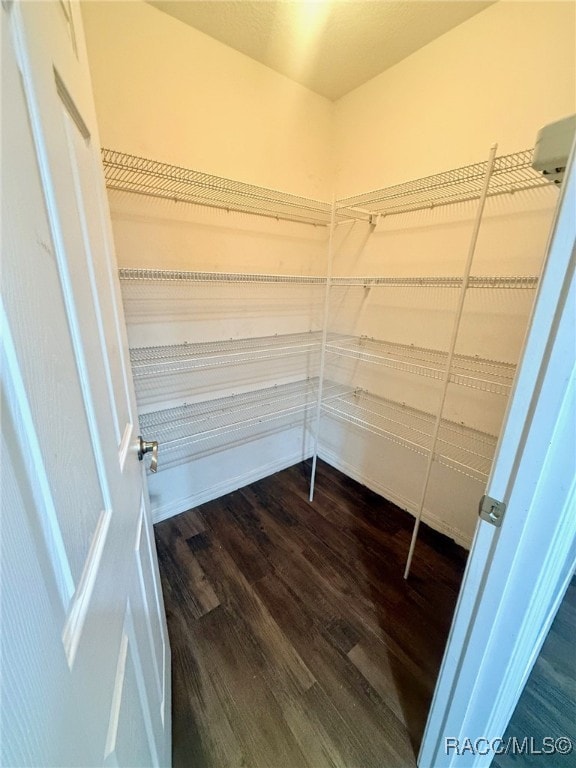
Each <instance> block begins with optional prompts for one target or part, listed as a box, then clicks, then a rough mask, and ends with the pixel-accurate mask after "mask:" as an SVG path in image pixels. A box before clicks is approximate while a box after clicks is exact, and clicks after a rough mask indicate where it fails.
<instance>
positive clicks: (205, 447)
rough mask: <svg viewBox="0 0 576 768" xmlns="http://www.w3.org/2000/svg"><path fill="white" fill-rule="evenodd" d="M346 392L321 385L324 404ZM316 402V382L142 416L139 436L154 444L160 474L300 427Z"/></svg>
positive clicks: (312, 380)
mask: <svg viewBox="0 0 576 768" xmlns="http://www.w3.org/2000/svg"><path fill="white" fill-rule="evenodd" d="M347 391H349V388H347V387H344V386H342V385H340V384H335V383H332V382H325V383H324V387H323V392H324V396H325V398H326V399H327V400H330V399H332V398H333V397H337V396H340V395H342V394H344V393H345V392H347ZM317 397H318V378H317V377H315V378H310V379H306V380H305V381H298V382H293V383H290V384H280V385H277V386H274V387H266V388H263V389H258V390H254V391H251V392H248V393H244V394H240V395H231V396H228V397H221V398H217V399H215V400H208V401H206V400H205V401H202V402H199V403H192V404H189V405H183V406H179V407H177V408H169V409H166V410H162V411H154V412H152V413H147V414H141V415H140V429H141V431H142V434H143V435H144V437H146V436H151V437H152V438H153V439H155V440H158V444H159V464H158V467H159V469H160V468H164V467H166V466H171V465H173V464H175V463H178V462H182V461H186V460H188V459H190V458H192V457H194V456H199V455H204V454H206V453H210V452H213V451H217V450H222V449H223V448H225V447H230V446H232V445H237V444H241V443H244V442H246V441H247V440H250V439H257V438H259V437H262V436H263V435H265V434H268V433H270V432H275V431H279V430H284V429H288V428H290V427H292V426H305V424H306V417H307V415H308V414H311V412H312V411H313V410H314V409H315V407H316V405H317Z"/></svg>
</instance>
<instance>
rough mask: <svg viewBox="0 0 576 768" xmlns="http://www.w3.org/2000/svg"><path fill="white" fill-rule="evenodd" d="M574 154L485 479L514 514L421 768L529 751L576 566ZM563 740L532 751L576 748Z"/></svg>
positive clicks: (476, 595) (482, 568) (452, 663)
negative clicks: (531, 689) (540, 661)
mask: <svg viewBox="0 0 576 768" xmlns="http://www.w3.org/2000/svg"><path fill="white" fill-rule="evenodd" d="M575 154H576V145H575V146H574V147H573V148H572V155H571V158H570V160H569V162H568V167H567V170H566V175H565V179H564V182H563V188H562V194H561V198H560V200H559V205H558V208H557V211H556V217H555V221H554V226H553V228H552V232H551V237H550V241H549V245H548V253H547V257H546V263H545V266H544V271H543V275H542V279H541V281H540V287H539V291H538V296H537V298H536V304H535V308H534V312H533V316H532V320H531V325H530V330H529V333H528V338H527V343H526V347H525V350H524V355H523V358H522V362H521V365H520V368H519V371H518V376H517V381H516V385H515V391H514V394H513V397H512V399H511V402H510V405H509V409H508V414H507V418H506V424H505V427H504V430H503V433H502V437H501V440H500V445H499V447H498V452H497V455H496V459H495V462H494V466H493V468H492V473H491V476H490V480H489V482H488V488H487V494H488V495H489V496H491V497H492V498H493V499H496V500H499V501H503V502H505V503H506V504H507V509H506V511H505V515H504V518H503V522H502V526H501V527H500V528H496V527H493V526H492V525H491V524H490V523H489V522H484V521H482V522H480V523H479V525H478V528H477V530H476V536H475V539H474V542H473V545H472V550H471V552H470V557H469V558H468V564H467V567H466V573H465V575H464V580H463V584H462V589H461V591H460V596H459V599H458V605H457V607H456V612H455V616H454V621H453V623H452V628H451V630H450V637H449V639H448V644H447V647H446V651H445V654H444V659H443V662H442V668H441V670H440V676H439V679H438V683H437V686H436V691H435V693H434V700H433V702H432V707H431V710H430V714H429V717H428V723H427V726H426V732H425V734H424V739H423V743H422V749H421V751H420V756H419V762H418V764H419V766H421V768H451V767H452V766H453V767H454V768H456V767H457V766H458V767H459V768H488V766H490V765H491V763H492V760H493V758H494V756H495V755H496V754H502V753H504V752H508V753H510V752H511V751H513V750H516V754H521V752H520V751H519V750H522V749H524V750H526V749H528V747H527V746H526V745H524V744H522V742H521V743H520V745H518V744H514V743H513V742H508V741H506V742H504V741H503V740H502V737H503V736H504V732H505V730H506V728H507V726H508V723H509V720H510V717H511V716H512V713H513V711H514V707H515V706H516V703H517V702H518V699H519V697H520V694H521V692H522V689H523V687H524V685H525V683H526V680H527V678H528V675H529V673H530V671H531V669H532V666H533V664H534V662H535V660H536V658H537V656H538V653H539V651H540V648H541V646H542V643H543V642H544V639H545V638H546V634H547V632H548V630H549V628H550V625H551V623H552V620H553V618H554V616H555V613H556V611H557V609H558V607H559V604H560V602H561V600H562V597H563V595H564V593H565V591H566V588H567V586H568V584H569V582H570V580H571V578H572V576H573V574H574V569H575V567H576V430H575V428H574V425H575V424H576V277H575V264H576V259H575V256H576V217H575V216H574V210H576V156H575ZM565 737H566V734H550V735H549V737H548V738H552V742H547V743H545V744H544V743H542V744H539V743H536V744H534V745H533V746H531V747H530V748H531V749H532V748H533V749H535V750H542V751H541V754H543V755H552V754H559V755H563V754H566V753H569V752H575V753H576V744H572V743H571V742H570V740H569V739H567V738H565ZM511 738H513V737H511ZM546 750H548V751H546ZM552 750H554V751H553V752H552ZM524 754H526V752H524ZM534 754H538V752H535V753H534ZM572 757H573V755H572ZM518 759H519V760H522V758H518ZM551 759H554V758H551ZM568 760H570V758H568ZM542 761H543V764H545V763H546V758H545V757H542ZM566 765H568V763H566Z"/></svg>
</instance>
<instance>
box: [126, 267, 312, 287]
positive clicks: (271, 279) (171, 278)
mask: <svg viewBox="0 0 576 768" xmlns="http://www.w3.org/2000/svg"><path fill="white" fill-rule="evenodd" d="M118 275H119V277H120V280H124V281H151V282H162V283H169V282H174V283H184V282H191V283H293V284H295V285H309V284H312V285H322V284H324V283H326V278H325V277H320V276H318V275H267V274H251V273H246V272H187V271H179V270H173V269H125V268H122V269H119V270H118Z"/></svg>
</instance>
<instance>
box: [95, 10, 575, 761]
mask: <svg viewBox="0 0 576 768" xmlns="http://www.w3.org/2000/svg"><path fill="white" fill-rule="evenodd" d="M187 5H190V6H196V11H195V13H191V16H190V18H189V19H186V18H184V17H185V15H186V13H185V11H183V10H182V8H183V7H184V6H187ZM215 5H219V6H222V9H223V10H222V16H221V17H220V19H219V21H215V20H214V19H213V18H212V20H211V11H210V8H209V6H215ZM242 5H244V7H245V9H248V7H251V8H252V10H253V12H254V13H255V14H256V13H257V8H256V6H259V5H262V6H267V7H269V8H272V7H273V6H282V5H289V6H292V7H294V8H295V7H296V6H301V7H308V6H313V7H314V9H315V10H314V14H312V15H311V16H309V17H306V20H304V21H303V22H302V23H303V24H305V25H306V27H305V28H306V30H307V35H308V38H307V39H308V45H309V46H313V45H317V46H320V45H321V43H320V40H321V39H322V35H323V34H327V30H328V29H329V20H330V18H331V17H330V11H329V6H330V3H322V2H317V3H312V4H310V3H298V2H295V3H288V4H282V3H261V4H259V3H240V4H238V3H227V2H224V3H217V4H215V3H203V2H200V3H163V2H156V3H144V2H133V3H86V4H85V6H84V8H83V18H84V24H85V32H86V37H87V45H88V53H89V59H90V63H91V70H92V79H93V87H94V92H95V99H96V108H97V114H98V119H99V127H100V140H101V144H102V146H103V149H102V165H103V169H104V176H105V179H106V186H107V192H108V199H109V205H110V212H111V218H112V226H113V234H114V240H115V247H116V255H117V260H118V267H119V278H120V286H121V294H122V302H123V306H124V312H125V318H126V324H127V331H128V341H129V346H130V362H131V368H132V374H133V380H134V386H135V392H136V399H137V404H138V413H139V424H140V432H141V435H142V437H143V438H144V440H146V441H157V442H158V451H157V454H156V452H154V455H152V456H150V457H149V456H147V457H146V458H145V460H146V462H147V467H148V469H147V479H148V488H149V492H150V500H151V509H152V514H153V519H154V522H155V523H157V525H156V532H157V545H158V549H159V557H160V564H161V572H162V576H163V586H164V595H165V601H166V606H167V611H168V619H169V627H170V634H171V642H172V649H173V654H174V680H173V685H174V696H175V699H174V703H175V707H176V708H177V709H178V712H175V720H174V723H175V740H176V741H177V742H178V744H177V745H176V741H175V761H176V762H177V763H178V764H181V765H185V764H187V763H186V761H187V760H188V759H189V760H190V762H188V764H189V765H198V766H200V765H210V766H212V765H214V766H216V765H218V766H227V765H249V766H251V767H252V766H254V767H255V766H257V765H258V766H259V765H267V766H274V768H278V767H279V766H281V765H282V766H286V767H287V768H299V766H300V765H303V766H304V765H306V766H310V768H320V767H321V766H323V765H332V766H334V765H338V766H347V768H352V767H353V766H354V767H356V766H358V768H360V766H362V767H363V768H364V766H371V765H374V766H376V765H386V766H394V767H395V768H399V766H404V765H406V766H408V765H415V757H414V755H415V754H417V751H418V745H419V741H420V739H421V737H422V732H423V728H424V722H425V717H426V711H427V707H428V706H429V703H430V700H431V696H432V692H433V688H434V681H435V677H436V675H437V672H438V668H439V664H440V661H441V658H442V650H443V647H444V643H445V640H446V637H447V634H448V630H449V626H450V619H451V615H452V611H453V609H454V605H455V601H456V597H457V594H458V587H459V582H460V579H461V576H462V572H463V568H464V564H465V560H466V550H468V549H469V548H470V545H471V542H472V539H473V536H474V531H475V528H476V522H477V519H478V506H479V502H480V499H481V497H482V495H483V494H484V492H485V488H486V483H487V481H488V478H489V475H490V471H491V467H492V461H493V458H494V455H495V452H496V450H497V446H498V440H499V436H500V433H501V429H502V425H503V422H504V419H505V415H506V409H507V405H508V402H509V398H510V396H511V393H512V391H513V388H514V381H515V374H516V371H517V366H518V363H519V361H520V359H521V354H522V348H523V343H524V338H525V335H526V332H527V329H528V327H529V320H530V314H531V310H532V307H533V304H534V298H535V296H536V292H537V289H538V284H539V277H540V274H541V270H542V266H543V259H544V257H545V254H546V245H547V241H548V237H549V233H550V227H551V223H552V217H553V213H554V210H555V206H556V202H557V199H558V185H557V184H555V183H554V181H553V180H551V179H550V178H547V177H546V176H545V175H543V174H542V173H541V171H540V170H536V169H535V168H534V167H533V159H534V145H535V142H536V137H537V134H538V131H539V130H540V129H541V128H542V127H543V126H545V125H547V124H549V123H552V122H554V121H557V120H560V119H562V118H564V117H566V116H567V115H569V114H571V113H572V112H574V111H575V109H574V107H575V105H574V48H575V46H574V35H573V22H574V6H573V5H572V4H569V3H563V2H536V3H506V2H495V3H491V2H478V3H463V2H461V3H423V4H411V3H388V2H386V0H382V2H380V3H372V2H368V3H362V2H359V3H335V4H334V5H335V6H338V5H340V6H342V7H344V6H347V7H348V9H350V8H351V7H352V6H354V8H355V11H356V13H357V14H362V13H363V12H365V13H366V14H368V15H369V14H374V16H373V17H371V18H372V24H368V23H367V25H366V29H367V30H368V28H370V35H369V37H367V41H368V42H370V41H371V40H372V39H373V36H374V35H377V30H378V29H379V28H380V27H379V26H378V25H384V23H385V22H384V20H383V17H381V16H379V15H378V14H379V13H381V11H382V9H383V8H384V7H387V8H388V12H389V13H390V14H391V15H390V24H395V23H397V27H394V28H395V29H396V28H397V30H398V32H397V35H398V37H399V38H400V37H401V36H402V35H404V36H405V37H407V38H410V37H411V36H412V37H413V44H412V48H410V49H409V50H408V49H406V51H407V52H404V53H403V54H400V53H399V54H398V56H397V58H396V59H395V60H394V61H391V63H388V64H387V65H386V66H385V67H383V68H382V69H381V70H379V71H378V72H374V73H373V74H372V75H370V76H367V77H366V78H365V80H363V81H362V82H359V83H358V85H357V86H355V87H349V88H348V90H347V91H345V92H344V93H342V94H340V95H334V94H333V95H325V94H322V93H321V92H320V91H316V90H314V88H312V87H306V85H303V84H302V78H303V77H304V74H305V72H304V70H306V68H308V69H310V70H312V69H313V65H314V61H313V58H314V57H313V56H312V54H311V53H310V51H308V54H309V55H307V54H306V50H307V49H306V48H305V45H304V42H303V41H304V38H305V37H306V35H305V34H304V32H303V33H302V39H301V40H299V41H296V40H295V41H294V45H293V50H292V54H293V56H294V57H296V58H297V57H298V56H300V57H301V58H302V73H301V74H302V78H300V81H299V82H297V81H296V79H295V76H294V77H292V76H287V75H286V73H284V72H283V71H282V67H281V66H280V65H279V66H278V68H277V69H274V67H273V66H272V65H271V64H268V65H266V64H265V63H261V60H258V55H257V54H256V53H254V54H253V55H252V54H250V55H249V54H247V53H246V50H248V49H246V50H244V51H243V49H242V47H241V46H239V47H238V50H236V49H235V48H234V46H233V45H232V43H230V42H228V43H227V42H226V40H227V38H226V34H227V33H228V32H230V25H234V24H239V23H240V22H239V21H238V18H237V16H236V15H235V14H236V13H237V12H238V6H242ZM411 5H412V6H416V5H421V6H422V13H428V12H429V11H430V7H431V6H437V16H438V18H437V22H438V24H440V17H442V19H444V16H445V15H446V22H445V26H444V27H442V28H441V29H440V27H438V29H437V31H436V32H434V33H430V35H429V37H428V38H426V37H425V35H424V36H422V35H421V36H420V37H418V35H419V34H420V33H422V34H423V29H424V27H426V26H427V25H428V26H429V25H430V24H431V21H430V18H429V17H428V16H426V17H424V16H423V17H422V20H421V21H418V20H417V16H415V17H414V18H413V19H412V16H410V18H411V19H412V21H411V24H407V25H405V26H404V27H402V23H401V21H402V18H403V14H408V15H410V14H413V13H415V11H414V8H412V9H409V6H411ZM178 6H180V8H178ZM228 6H229V8H228V10H226V8H227V7H228ZM425 6H427V7H428V9H427V10H426V8H425ZM450 6H452V7H453V8H452V13H453V14H456V15H454V17H453V19H452V21H449V20H448V15H449V13H450ZM465 6H468V11H465V8H464V7H465ZM472 6H474V8H473V9H472ZM394 7H395V8H396V10H394ZM454 9H456V10H454ZM458 9H460V10H458ZM227 13H228V14H230V15H229V16H227ZM278 13H280V11H278ZM458 13H459V14H460V15H459V16H458ZM323 14H324V15H323ZM248 17H249V18H250V19H252V17H251V15H250V14H248V15H247V17H246V18H248ZM281 18H283V17H280V16H279V17H278V23H277V24H276V26H275V25H274V24H271V26H270V27H267V26H264V27H262V28H261V31H260V34H261V35H265V32H262V29H264V30H268V29H272V30H276V32H275V34H276V33H277V34H278V35H279V36H281V35H280V32H281V31H282V23H281V22H280V19H281ZM210 23H211V24H212V25H213V26H210ZM262 23H263V24H264V22H262ZM266 23H269V22H266ZM270 23H271V22H270ZM386 23H388V22H386ZM442 23H444V22H442ZM323 24H324V26H322V25H323ZM214 25H216V26H214ZM218 25H219V26H218ZM227 25H228V26H227ZM217 29H218V30H219V31H220V32H221V34H220V36H218V34H217V32H216V31H215V30H217ZM303 29H304V27H303ZM257 31H258V24H257V23H256V22H254V21H253V19H252V22H251V24H250V25H248V26H247V28H246V30H245V35H241V34H239V35H238V38H239V39H240V38H242V39H245V38H246V39H249V38H250V35H251V34H252V35H254V34H256V32H257ZM284 31H285V30H284ZM366 34H367V35H368V32H366ZM313 38H314V39H313ZM274 40H275V38H274V37H273V36H272V37H271V39H270V41H269V47H270V49H272V48H273V45H274ZM386 41H387V42H386V45H388V46H390V47H391V48H392V42H391V41H390V38H386ZM418 41H419V42H418ZM368 42H367V48H368V47H369V45H368ZM262 48H266V46H265V45H263V44H261V45H259V46H255V47H254V50H256V49H258V51H260V50H261V49H262ZM250 50H252V49H250ZM356 55H357V57H359V58H360V59H361V58H362V52H361V51H360V50H359V51H357V52H356ZM355 65H356V60H355V59H354V60H352V59H351V61H350V67H351V68H352V69H353V68H354V66H355ZM335 77H336V75H335ZM326 92H328V91H326ZM156 463H157V466H156ZM278 473H279V474H278ZM178 606H180V607H178ZM187 622H188V624H187ZM255 627H256V628H257V629H255ZM259 633H260V634H259ZM211 649H212V650H211ZM211 653H212V655H211ZM236 653H237V659H236V661H234V656H235V654H236ZM178 676H180V677H178ZM338 691H344V693H338ZM241 711H244V715H240V714H239V713H240V712H241ZM183 712H188V713H189V714H188V715H184V714H182V713H183ZM246 712H252V723H249V722H248V720H247V718H246V717H245V714H246ZM187 718H188V719H187ZM258 718H260V727H258V723H257V722H256V723H255V722H254V719H256V720H257V719H258ZM275 723H281V724H282V725H281V726H278V729H276V727H275ZM188 725H189V728H188ZM255 755H258V756H259V757H255ZM379 755H380V756H382V755H383V756H384V758H383V759H384V762H379ZM176 758H177V759H176Z"/></svg>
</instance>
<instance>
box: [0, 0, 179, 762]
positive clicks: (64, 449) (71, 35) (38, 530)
mask: <svg viewBox="0 0 576 768" xmlns="http://www.w3.org/2000/svg"><path fill="white" fill-rule="evenodd" d="M0 18H1V21H2V42H3V45H2V56H3V60H2V86H3V87H2V97H3V133H2V142H3V147H2V149H3V166H2V184H3V194H2V220H3V222H4V223H5V227H4V229H5V231H4V233H3V234H4V242H3V270H2V289H3V304H2V319H3V326H4V329H3V330H4V331H5V332H4V334H3V362H4V363H5V364H4V365H3V366H2V385H3V399H4V402H3V405H4V409H3V423H2V431H3V440H8V441H9V443H10V452H11V460H12V464H13V466H11V467H10V471H11V472H12V474H11V475H10V476H9V477H8V478H7V479H6V482H4V472H3V473H2V474H3V478H2V479H3V486H2V493H3V498H2V516H3V520H2V528H3V532H4V529H5V528H6V530H10V531H13V536H12V538H11V539H9V541H10V542H11V546H9V547H5V546H3V548H2V575H3V577H4V575H5V574H8V575H9V579H8V582H5V580H4V578H3V583H2V599H3V603H4V601H5V592H6V590H7V589H8V593H9V596H7V597H6V605H7V608H8V609H9V610H8V614H9V615H10V623H9V625H8V626H7V629H6V631H3V636H2V667H3V669H4V668H5V664H7V663H8V664H9V667H10V670H11V675H10V678H9V680H8V683H7V685H5V687H4V691H3V700H2V705H3V706H2V722H1V723H0V728H1V730H2V740H1V743H2V756H3V757H4V756H7V759H6V760H4V759H3V760H2V764H6V765H104V764H105V763H106V764H113V765H139V766H140V765H141V766H144V765H158V764H168V763H169V756H170V713H169V706H170V697H169V691H168V695H167V691H166V690H165V688H166V687H168V688H169V684H167V683H166V681H169V653H168V649H169V646H168V639H167V632H166V623H165V617H164V611H163V603H162V595H161V592H160V588H159V581H158V576H157V563H156V553H155V549H154V548H153V546H152V545H153V538H152V537H151V535H150V530H151V523H150V517H149V514H148V507H147V489H146V487H145V475H144V472H143V469H142V466H141V465H140V464H139V462H138V458H137V445H136V436H137V430H138V427H137V423H136V421H135V414H136V410H135V405H134V396H133V387H132V382H131V379H130V376H129V373H128V369H127V366H126V361H127V359H128V352H127V344H126V334H125V328H124V325H123V314H122V309H121V306H120V304H119V302H118V297H119V287H118V283H117V277H116V264H115V259H114V254H113V247H112V241H111V236H110V223H109V219H108V211H107V206H106V198H105V190H104V183H103V178H102V172H101V168H100V160H99V144H98V135H97V127H96V121H95V116H94V109H93V103H92V96H91V91H90V81H89V75H88V68H87V62H86V55H85V47H84V42H83V36H82V25H81V19H80V14H79V8H78V5H77V4H76V3H68V2H61V0H54V1H52V2H42V3H35V2H31V3H9V2H8V3H3V7H2V11H1V12H0ZM4 518H6V520H5V519H4ZM6 523H8V524H6ZM2 543H3V545H4V540H3V542H2ZM22 563H26V565H27V568H26V571H25V572H24V571H23V569H22V567H21V564H22ZM30 574H33V575H34V579H32V578H31V576H30ZM15 596H17V597H15ZM3 607H4V606H3ZM3 618H5V616H4V615H3ZM38 654H40V655H38ZM44 660H46V662H47V663H48V665H49V667H46V666H45V663H44ZM8 702H16V703H17V704H18V707H17V711H13V709H12V704H9V703H8Z"/></svg>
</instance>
